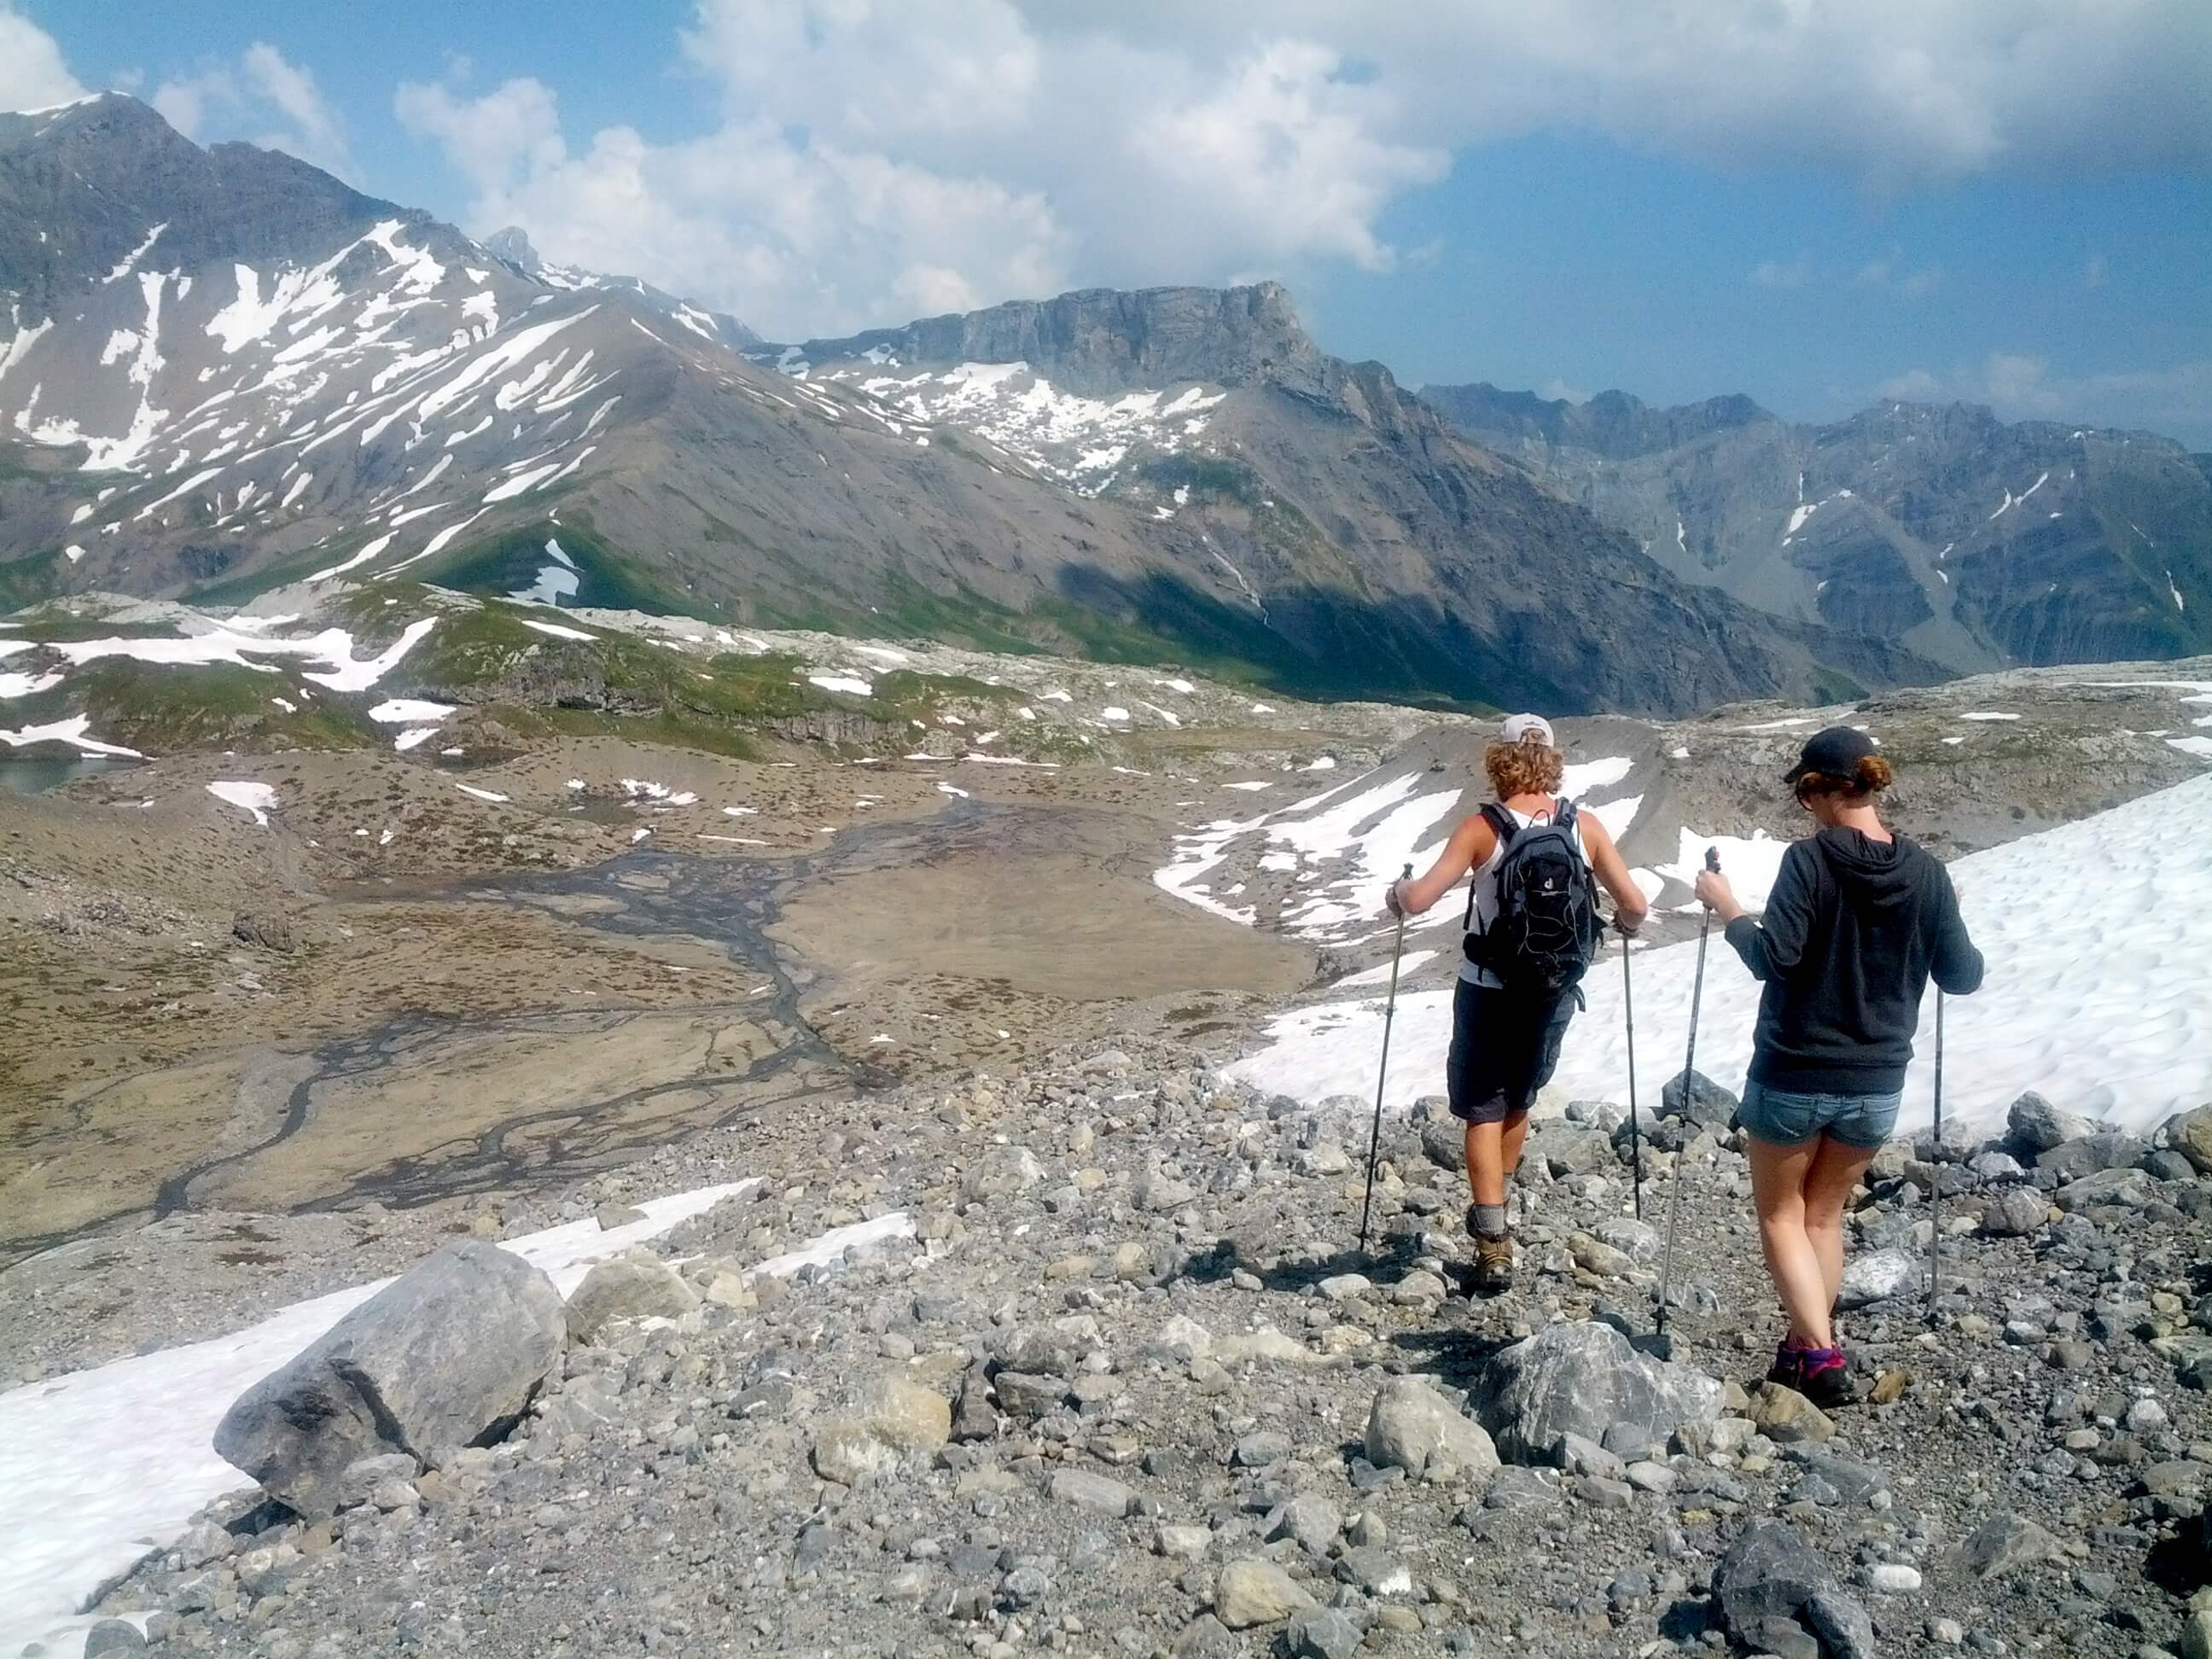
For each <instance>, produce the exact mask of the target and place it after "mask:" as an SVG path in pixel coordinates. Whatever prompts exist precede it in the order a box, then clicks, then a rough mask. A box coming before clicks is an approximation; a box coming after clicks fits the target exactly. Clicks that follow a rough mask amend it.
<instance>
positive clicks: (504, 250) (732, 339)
mask: <svg viewBox="0 0 2212 1659" xmlns="http://www.w3.org/2000/svg"><path fill="white" fill-rule="evenodd" d="M483 246H484V247H485V249H486V251H487V252H491V253H495V254H496V255H498V257H499V258H502V259H504V260H506V261H507V263H508V264H511V265H513V266H515V267H516V268H517V269H518V270H520V271H521V272H522V274H523V275H524V276H532V277H535V278H537V279H538V281H539V282H541V283H545V284H546V285H547V286H548V287H550V288H556V289H603V290H605V291H606V292H608V293H617V294H622V295H626V296H628V297H629V298H631V299H634V300H636V301H640V302H641V303H643V304H645V305H647V306H648V307H651V308H652V309H653V310H654V311H655V312H657V313H659V314H660V315H661V316H662V317H664V318H665V319H667V320H668V321H670V322H671V323H674V324H675V325H677V326H678V327H679V328H686V329H689V330H690V331H691V332H692V333H694V334H696V335H697V336H698V337H700V338H701V339H702V340H706V341H708V342H711V343H713V344H715V345H719V346H727V347H728V348H729V349H731V350H732V351H743V350H744V349H748V348H750V347H754V346H757V345H759V344H760V343H761V337H760V336H759V335H757V334H756V333H754V332H753V331H752V330H751V329H750V328H748V327H746V326H745V325H744V323H742V322H740V321H739V320H738V319H737V318H735V317H732V316H731V315H730V313H728V312H726V311H713V310H709V309H708V307H705V306H701V305H695V304H693V303H692V302H691V301H689V300H684V299H678V297H677V296H676V295H673V294H668V293H664V292H663V291H662V290H661V289H657V288H655V287H653V284H652V283H647V282H645V281H643V280H641V278H639V277H635V276H606V275H605V274H603V273H601V272H599V271H596V270H584V269H582V268H581V267H580V266H577V265H564V264H557V263H556V262H555V261H553V260H550V259H546V258H541V257H540V256H539V254H538V250H537V249H536V248H534V247H532V246H531V245H530V238H529V237H528V236H527V235H526V234H524V232H523V231H522V230H521V228H520V227H518V226H514V225H509V226H508V227H507V228H506V229H505V230H499V231H494V232H493V233H492V234H490V235H489V236H487V237H485V238H484V240H483Z"/></svg>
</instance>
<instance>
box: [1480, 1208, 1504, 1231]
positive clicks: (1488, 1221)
mask: <svg viewBox="0 0 2212 1659" xmlns="http://www.w3.org/2000/svg"><path fill="white" fill-rule="evenodd" d="M1473 1208H1474V1231H1475V1233H1476V1235H1477V1237H1482V1238H1503V1237H1505V1206H1504V1205H1503V1204H1477V1205H1475V1206H1473Z"/></svg>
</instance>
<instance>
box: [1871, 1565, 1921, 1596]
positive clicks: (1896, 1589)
mask: <svg viewBox="0 0 2212 1659" xmlns="http://www.w3.org/2000/svg"><path fill="white" fill-rule="evenodd" d="M1864 1579H1865V1583H1866V1587H1867V1588H1868V1589H1874V1590H1880V1591H1881V1592H1882V1594H1884V1595H1910V1594H1911V1592H1912V1591H1914V1590H1917V1589H1919V1588H1920V1569H1919V1568H1917V1567H1912V1566H1907V1565H1905V1563H1904V1562H1902V1561H1877V1562H1875V1565H1872V1566H1870V1567H1869V1568H1868V1569H1867V1570H1866V1572H1865V1574H1864Z"/></svg>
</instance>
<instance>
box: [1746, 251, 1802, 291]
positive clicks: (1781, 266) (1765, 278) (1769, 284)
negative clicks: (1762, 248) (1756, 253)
mask: <svg viewBox="0 0 2212 1659" xmlns="http://www.w3.org/2000/svg"><path fill="white" fill-rule="evenodd" d="M1812 274H1813V262H1812V260H1811V259H1809V258H1807V257H1806V256H1805V255H1804V254H1802V253H1801V254H1799V255H1798V256H1797V257H1796V258H1794V259H1791V260H1789V261H1787V262H1784V261H1783V260H1780V259H1761V260H1760V261H1759V263H1758V264H1755V265H1753V267H1752V268H1751V281H1752V283H1753V284H1754V285H1755V286H1757V287H1759V288H1802V287H1804V286H1805V279H1806V278H1807V277H1808V276H1811V275H1812Z"/></svg>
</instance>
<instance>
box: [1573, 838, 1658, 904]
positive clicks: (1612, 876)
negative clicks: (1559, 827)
mask: <svg viewBox="0 0 2212 1659" xmlns="http://www.w3.org/2000/svg"><path fill="white" fill-rule="evenodd" d="M1576 822H1577V823H1580V824H1581V825H1582V829H1583V851H1584V852H1586V853H1587V854H1589V861H1590V868H1591V869H1592V870H1594V871H1595V872H1597V878H1598V879H1599V880H1600V881H1601V882H1603V883H1604V884H1605V890H1606V891H1607V892H1608V893H1610V894H1612V895H1613V926H1614V927H1618V928H1619V929H1620V931H1621V932H1622V933H1634V932H1635V931H1636V930H1637V929H1638V928H1639V927H1642V926H1643V925H1644V917H1646V916H1648V915H1650V914H1651V901H1650V900H1649V899H1647V898H1645V897H1644V890H1643V889H1642V888H1640V887H1638V885H1637V884H1636V878H1635V877H1633V876H1632V875H1630V874H1629V873H1628V861H1627V860H1626V859H1624V858H1622V857H1621V856H1620V848H1618V847H1615V846H1614V845H1613V832H1612V831H1611V830H1609V829H1607V828H1606V827H1605V825H1604V824H1602V823H1599V822H1598V819H1597V817H1596V815H1595V813H1591V814H1587V815H1585V814H1582V813H1577V815H1576Z"/></svg>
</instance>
